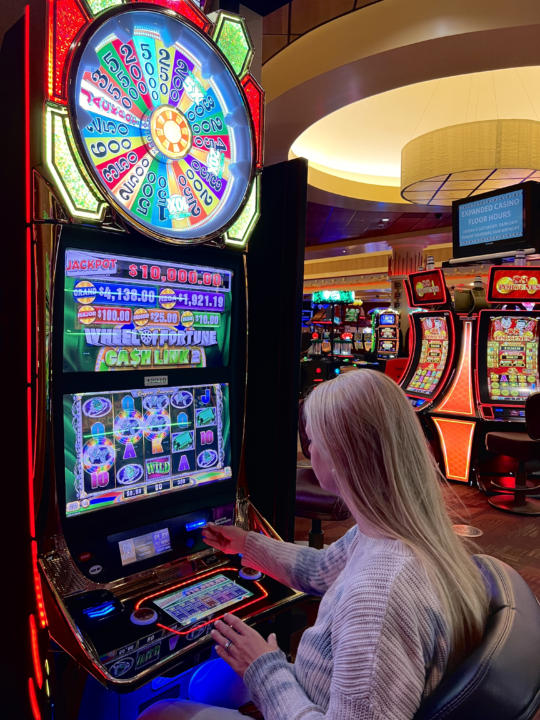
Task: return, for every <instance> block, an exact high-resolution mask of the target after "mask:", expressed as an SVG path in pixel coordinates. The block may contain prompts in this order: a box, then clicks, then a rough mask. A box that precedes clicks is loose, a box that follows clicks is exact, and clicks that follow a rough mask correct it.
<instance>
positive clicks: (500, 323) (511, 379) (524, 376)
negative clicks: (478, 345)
mask: <svg viewBox="0 0 540 720" xmlns="http://www.w3.org/2000/svg"><path fill="white" fill-rule="evenodd" d="M539 342H540V322H539V319H538V318H535V317H527V316H526V315H525V316H517V315H508V316H505V315H498V316H495V317H491V318H490V319H489V330H488V342H487V384H488V393H489V398H490V400H491V401H492V402H500V401H502V402H515V403H524V402H525V400H526V398H527V397H528V396H529V395H530V394H531V393H533V392H536V391H537V390H538V388H539V375H538V346H539Z"/></svg>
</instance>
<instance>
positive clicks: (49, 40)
mask: <svg viewBox="0 0 540 720" xmlns="http://www.w3.org/2000/svg"><path fill="white" fill-rule="evenodd" d="M54 2H55V0H49V2H48V9H47V26H48V33H47V36H48V37H47V44H48V49H49V52H48V68H47V97H48V98H52V97H53V77H54V71H53V68H54V40H53V24H54V8H53V6H54Z"/></svg>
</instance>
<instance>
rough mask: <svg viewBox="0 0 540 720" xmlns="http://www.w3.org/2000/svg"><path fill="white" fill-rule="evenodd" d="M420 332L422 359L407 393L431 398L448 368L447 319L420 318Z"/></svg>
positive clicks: (435, 317)
mask: <svg viewBox="0 0 540 720" xmlns="http://www.w3.org/2000/svg"><path fill="white" fill-rule="evenodd" d="M420 332H421V337H422V345H421V350H420V358H419V360H418V364H417V366H416V370H415V372H414V375H413V376H412V378H411V380H410V382H409V384H408V385H407V387H406V388H405V392H410V393H412V394H413V395H416V394H418V395H425V396H426V397H430V396H431V395H432V394H433V393H434V392H435V390H436V389H437V386H438V384H439V382H440V380H441V377H442V375H443V373H444V370H445V368H446V363H447V357H448V337H449V331H448V323H447V320H446V317H444V316H428V317H422V318H420Z"/></svg>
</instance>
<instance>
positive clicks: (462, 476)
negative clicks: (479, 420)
mask: <svg viewBox="0 0 540 720" xmlns="http://www.w3.org/2000/svg"><path fill="white" fill-rule="evenodd" d="M433 422H434V423H435V427H436V428H437V432H438V434H439V438H440V440H441V445H442V451H443V456H444V468H445V474H446V477H447V478H448V479H449V480H461V481H463V482H468V480H469V470H470V463H471V448H472V440H473V435H474V429H475V427H476V423H475V422H470V421H467V420H450V419H447V418H433ZM452 424H455V425H466V426H468V427H469V437H468V439H467V444H466V448H465V453H466V462H465V468H464V469H463V468H462V470H463V472H461V473H457V472H455V473H454V472H452V471H451V469H450V462H449V457H448V447H447V442H446V438H445V431H444V430H443V425H446V436H447V437H448V440H449V445H450V446H451V447H455V445H454V442H455V440H456V438H452V437H449V436H448V433H449V430H450V429H449V427H448V426H449V425H452ZM460 440H462V438H460ZM458 442H459V441H458Z"/></svg>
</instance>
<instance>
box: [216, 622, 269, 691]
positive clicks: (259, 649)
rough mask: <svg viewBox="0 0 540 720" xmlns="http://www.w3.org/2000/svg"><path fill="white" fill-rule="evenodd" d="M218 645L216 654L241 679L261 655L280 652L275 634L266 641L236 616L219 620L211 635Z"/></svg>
mask: <svg viewBox="0 0 540 720" xmlns="http://www.w3.org/2000/svg"><path fill="white" fill-rule="evenodd" d="M210 636H211V637H212V639H213V640H214V641H215V642H216V643H217V644H216V652H217V654H218V655H219V657H220V658H222V659H223V660H225V662H226V663H228V664H229V665H230V666H231V667H232V669H233V670H234V671H235V672H237V673H238V674H239V675H240V677H243V675H244V673H245V672H246V670H247V669H248V667H249V666H250V665H251V663H252V662H253V661H254V660H256V659H257V658H258V657H260V656H261V655H264V654H265V653H267V652H272V650H279V648H278V644H277V640H276V636H275V634H274V633H272V634H271V635H269V636H268V640H265V639H264V638H263V636H262V635H261V634H260V633H258V632H257V631H256V630H254V629H253V628H252V627H249V625H246V623H245V622H242V620H240V618H237V617H236V616H235V615H225V616H224V617H223V619H222V620H217V621H216V623H215V625H214V629H213V630H212V632H211V633H210Z"/></svg>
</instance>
